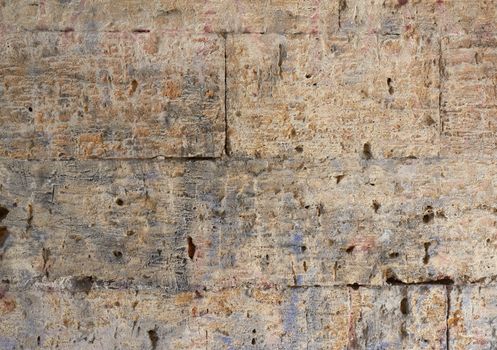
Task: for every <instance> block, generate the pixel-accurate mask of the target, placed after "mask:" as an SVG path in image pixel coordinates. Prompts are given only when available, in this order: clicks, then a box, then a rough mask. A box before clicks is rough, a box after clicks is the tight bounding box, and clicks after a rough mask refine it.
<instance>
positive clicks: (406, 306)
mask: <svg viewBox="0 0 497 350" xmlns="http://www.w3.org/2000/svg"><path fill="white" fill-rule="evenodd" d="M400 312H401V313H402V315H407V314H408V313H409V304H408V302H407V298H402V300H401V301H400Z"/></svg>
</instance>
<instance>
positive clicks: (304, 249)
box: [300, 245, 307, 253]
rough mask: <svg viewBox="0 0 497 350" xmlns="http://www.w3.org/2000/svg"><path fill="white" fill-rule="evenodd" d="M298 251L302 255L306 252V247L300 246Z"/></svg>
mask: <svg viewBox="0 0 497 350" xmlns="http://www.w3.org/2000/svg"><path fill="white" fill-rule="evenodd" d="M300 250H301V251H302V253H303V252H305V251H306V250H307V247H306V246H305V245H303V246H300Z"/></svg>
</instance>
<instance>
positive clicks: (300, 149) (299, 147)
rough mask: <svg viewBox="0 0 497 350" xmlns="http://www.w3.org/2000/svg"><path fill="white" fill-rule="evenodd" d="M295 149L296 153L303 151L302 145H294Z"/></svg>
mask: <svg viewBox="0 0 497 350" xmlns="http://www.w3.org/2000/svg"><path fill="white" fill-rule="evenodd" d="M295 151H297V152H298V153H302V152H304V147H302V146H297V147H295Z"/></svg>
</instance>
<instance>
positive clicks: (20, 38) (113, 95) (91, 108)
mask: <svg viewBox="0 0 497 350" xmlns="http://www.w3.org/2000/svg"><path fill="white" fill-rule="evenodd" d="M0 45H1V54H0V69H1V71H2V76H1V83H0V123H1V125H2V128H1V130H0V155H1V156H4V157H11V158H20V159H71V158H78V159H85V158H153V157H157V156H164V157H195V156H202V157H218V156H220V155H221V154H222V153H223V150H224V129H225V126H224V119H225V116H224V39H223V37H221V36H219V35H216V34H209V35H187V34H185V35H177V34H174V35H168V34H165V35H162V34H161V35H157V34H152V33H76V32H69V33H57V32H55V33H54V32H34V33H31V32H22V33H11V34H3V35H2V40H1V43H0Z"/></svg>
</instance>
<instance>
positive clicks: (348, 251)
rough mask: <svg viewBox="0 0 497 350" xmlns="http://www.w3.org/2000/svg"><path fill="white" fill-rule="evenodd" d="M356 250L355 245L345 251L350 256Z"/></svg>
mask: <svg viewBox="0 0 497 350" xmlns="http://www.w3.org/2000/svg"><path fill="white" fill-rule="evenodd" d="M354 248H355V246H354V245H351V246H350V247H348V248H347V249H345V251H346V252H347V253H348V254H350V253H352V252H353V251H354Z"/></svg>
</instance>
